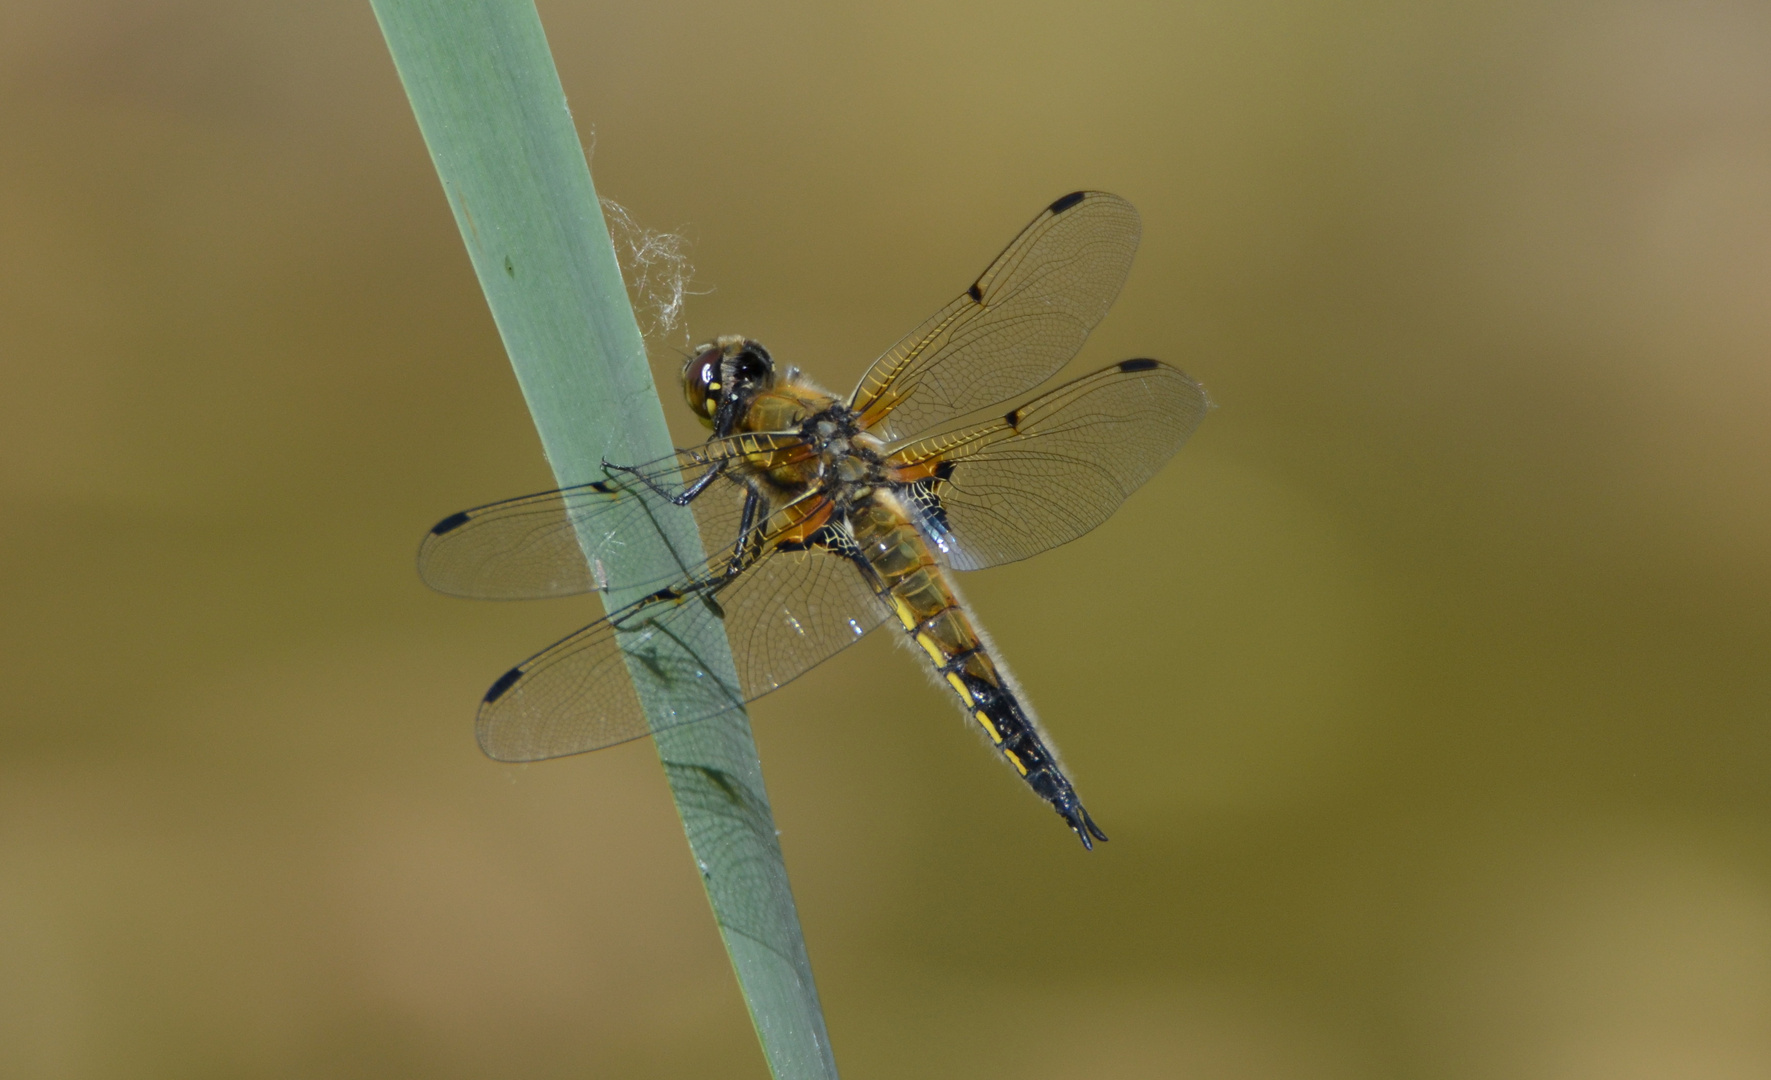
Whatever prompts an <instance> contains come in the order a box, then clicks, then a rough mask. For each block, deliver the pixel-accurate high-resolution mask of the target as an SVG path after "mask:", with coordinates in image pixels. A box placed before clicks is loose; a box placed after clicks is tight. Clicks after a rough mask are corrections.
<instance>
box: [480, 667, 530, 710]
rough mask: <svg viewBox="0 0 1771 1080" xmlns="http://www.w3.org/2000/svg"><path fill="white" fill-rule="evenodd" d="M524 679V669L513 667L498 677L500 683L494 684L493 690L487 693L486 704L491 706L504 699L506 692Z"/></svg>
mask: <svg viewBox="0 0 1771 1080" xmlns="http://www.w3.org/2000/svg"><path fill="white" fill-rule="evenodd" d="M522 677H523V669H522V668H520V667H513V668H511V669H510V670H509V671H507V672H505V673H504V674H502V675H500V676H498V681H497V682H495V683H493V684H492V689H490V690H488V691H486V704H488V705H490V704H491V703H492V702H494V701H497V700H498V699H499V698H501V697H503V696H504V692H505V691H506V690H509V689H510V688H511V685H512V684H514V683H515V682H516V681H517V680H518V679H520V678H522Z"/></svg>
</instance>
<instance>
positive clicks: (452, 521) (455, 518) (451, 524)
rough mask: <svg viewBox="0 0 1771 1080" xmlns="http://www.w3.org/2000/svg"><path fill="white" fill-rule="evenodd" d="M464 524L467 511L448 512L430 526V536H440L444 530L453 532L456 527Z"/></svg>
mask: <svg viewBox="0 0 1771 1080" xmlns="http://www.w3.org/2000/svg"><path fill="white" fill-rule="evenodd" d="M466 524H467V511H466V510H463V511H461V512H460V513H459V514H450V515H449V516H448V517H446V518H444V519H443V520H441V521H439V522H437V523H436V524H435V525H434V526H432V527H431V530H430V534H431V535H432V536H441V535H443V534H444V533H446V532H454V531H455V530H456V529H459V528H461V527H462V526H463V525H466Z"/></svg>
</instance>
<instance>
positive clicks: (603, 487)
mask: <svg viewBox="0 0 1771 1080" xmlns="http://www.w3.org/2000/svg"><path fill="white" fill-rule="evenodd" d="M590 490H592V491H600V492H602V493H603V494H604V495H607V494H608V493H609V492H611V491H614V490H615V489H614V488H612V487H610V486H609V482H608V481H607V480H593V481H592V482H591V485H590Z"/></svg>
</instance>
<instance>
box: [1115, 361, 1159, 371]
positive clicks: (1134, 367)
mask: <svg viewBox="0 0 1771 1080" xmlns="http://www.w3.org/2000/svg"><path fill="white" fill-rule="evenodd" d="M1157 366H1158V365H1157V363H1156V361H1154V360H1121V361H1120V362H1119V370H1120V371H1149V370H1151V369H1152V368H1155V367H1157Z"/></svg>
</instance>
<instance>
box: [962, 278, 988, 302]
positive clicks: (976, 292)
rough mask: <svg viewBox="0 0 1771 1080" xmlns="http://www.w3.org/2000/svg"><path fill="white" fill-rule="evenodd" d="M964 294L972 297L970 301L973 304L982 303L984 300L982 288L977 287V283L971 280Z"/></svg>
mask: <svg viewBox="0 0 1771 1080" xmlns="http://www.w3.org/2000/svg"><path fill="white" fill-rule="evenodd" d="M965 294H966V295H967V296H969V297H971V298H972V303H974V304H982V303H983V302H984V290H983V289H980V288H978V283H977V282H975V281H974V282H972V287H971V288H969V289H967V290H966V291H965Z"/></svg>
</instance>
